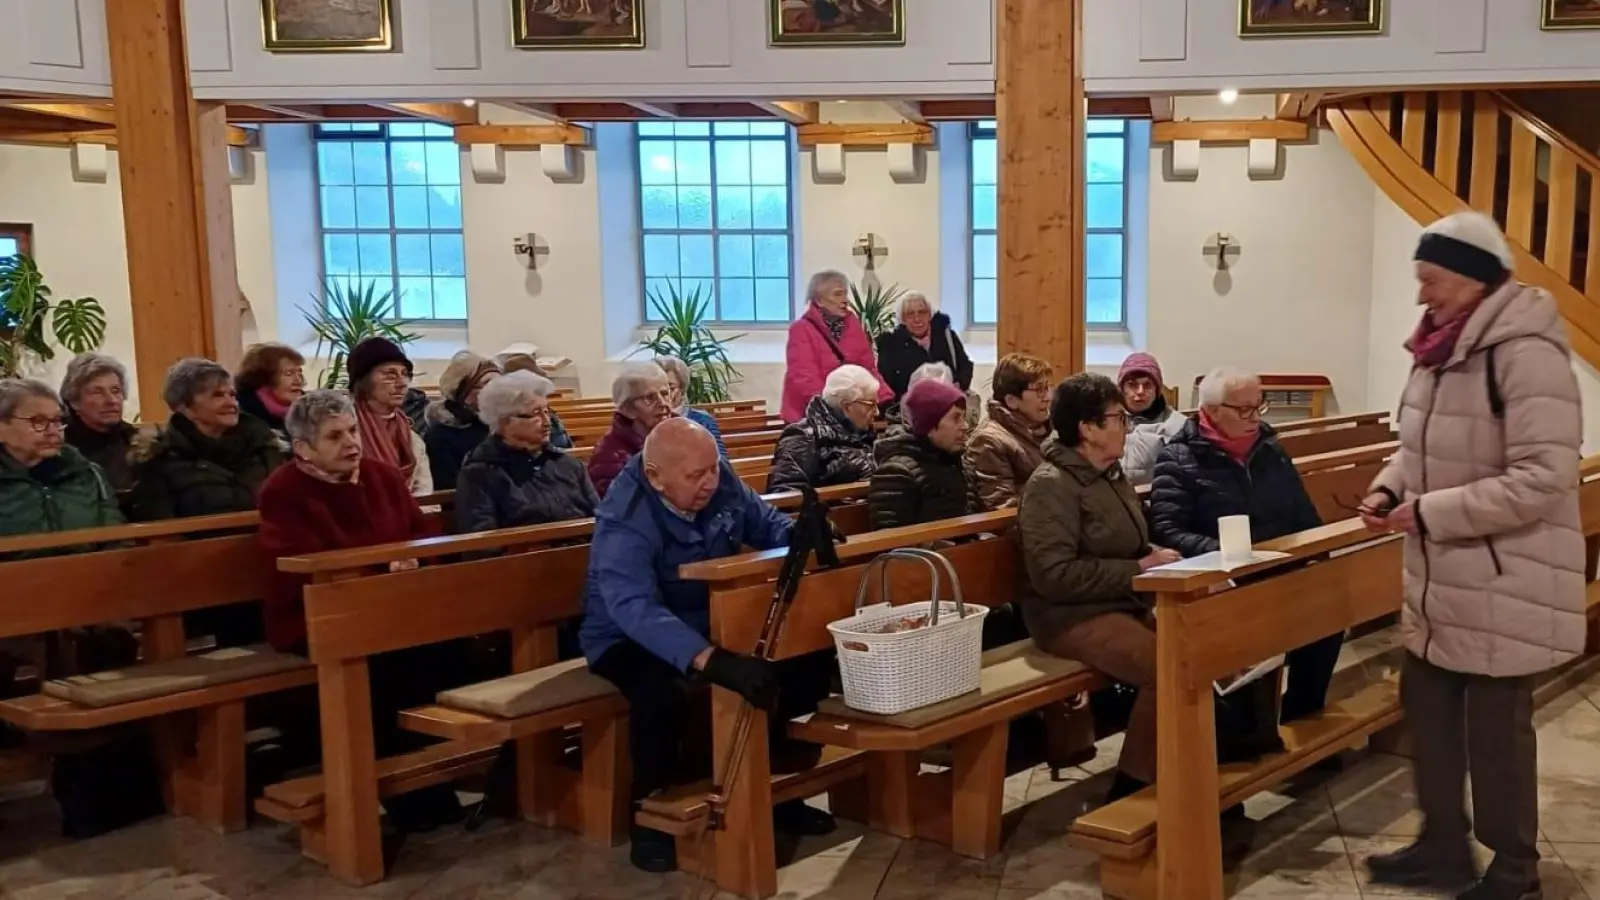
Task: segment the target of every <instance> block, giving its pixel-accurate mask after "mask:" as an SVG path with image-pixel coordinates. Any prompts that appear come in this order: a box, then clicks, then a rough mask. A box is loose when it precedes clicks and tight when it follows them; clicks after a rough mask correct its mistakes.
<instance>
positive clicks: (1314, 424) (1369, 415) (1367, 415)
mask: <svg viewBox="0 0 1600 900" xmlns="http://www.w3.org/2000/svg"><path fill="white" fill-rule="evenodd" d="M1388 418H1390V415H1389V411H1388V410H1386V409H1384V410H1377V411H1375V412H1364V413H1352V414H1350V415H1346V416H1324V417H1322V418H1320V419H1296V420H1295V421H1293V422H1284V423H1283V424H1282V425H1274V426H1273V427H1274V428H1276V429H1277V431H1278V433H1279V434H1294V433H1297V432H1301V431H1311V430H1312V429H1317V428H1334V427H1338V426H1341V425H1365V424H1367V423H1369V422H1382V421H1384V420H1385V419H1388Z"/></svg>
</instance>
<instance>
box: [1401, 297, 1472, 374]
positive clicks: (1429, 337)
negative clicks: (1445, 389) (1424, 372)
mask: <svg viewBox="0 0 1600 900" xmlns="http://www.w3.org/2000/svg"><path fill="white" fill-rule="evenodd" d="M1470 318H1472V311H1471V310H1467V311H1465V312H1462V313H1461V314H1460V315H1458V316H1456V317H1455V318H1454V319H1451V320H1450V321H1448V322H1446V323H1444V324H1443V325H1435V324H1433V314H1432V313H1423V314H1422V321H1420V322H1418V323H1417V330H1416V331H1413V332H1411V337H1409V338H1406V343H1405V347H1406V349H1407V350H1410V351H1411V359H1412V361H1414V362H1415V363H1416V364H1417V365H1419V366H1421V367H1423V368H1425V369H1437V368H1439V367H1440V366H1442V365H1444V364H1445V362H1446V361H1447V360H1449V359H1450V354H1452V353H1454V352H1455V350H1456V341H1458V340H1460V339H1461V332H1462V331H1463V330H1464V329H1465V328H1466V327H1467V320H1468V319H1470Z"/></svg>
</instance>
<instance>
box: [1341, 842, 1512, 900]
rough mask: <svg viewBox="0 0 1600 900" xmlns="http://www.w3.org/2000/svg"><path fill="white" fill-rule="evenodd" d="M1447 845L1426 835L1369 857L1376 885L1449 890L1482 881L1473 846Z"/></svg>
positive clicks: (1369, 866) (1368, 860)
mask: <svg viewBox="0 0 1600 900" xmlns="http://www.w3.org/2000/svg"><path fill="white" fill-rule="evenodd" d="M1446 847H1450V845H1447V844H1443V843H1441V842H1433V841H1429V840H1427V839H1426V838H1424V839H1422V840H1419V841H1417V842H1416V843H1413V844H1410V845H1409V846H1406V847H1402V848H1401V849H1399V850H1396V851H1394V852H1393V853H1378V854H1375V855H1373V856H1369V857H1367V871H1368V872H1369V873H1371V876H1372V883H1373V884H1384V885H1392V886H1394V887H1414V888H1425V889H1432V890H1437V891H1445V892H1454V891H1460V890H1462V889H1463V888H1468V887H1471V886H1472V884H1473V883H1474V882H1476V881H1477V880H1478V867H1477V865H1476V864H1475V863H1474V862H1473V861H1472V851H1471V849H1470V848H1468V847H1467V845H1466V844H1465V843H1462V844H1461V845H1459V846H1457V847H1452V848H1451V849H1446ZM1513 896H1515V895H1513ZM1474 900H1477V898H1474Z"/></svg>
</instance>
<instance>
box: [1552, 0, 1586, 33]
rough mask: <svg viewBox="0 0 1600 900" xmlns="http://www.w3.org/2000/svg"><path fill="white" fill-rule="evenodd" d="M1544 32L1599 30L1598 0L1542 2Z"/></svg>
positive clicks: (1553, 0)
mask: <svg viewBox="0 0 1600 900" xmlns="http://www.w3.org/2000/svg"><path fill="white" fill-rule="evenodd" d="M1543 2H1544V18H1543V20H1542V21H1540V23H1539V27H1541V28H1543V29H1544V30H1546V31H1571V30H1574V29H1580V28H1600V0H1543Z"/></svg>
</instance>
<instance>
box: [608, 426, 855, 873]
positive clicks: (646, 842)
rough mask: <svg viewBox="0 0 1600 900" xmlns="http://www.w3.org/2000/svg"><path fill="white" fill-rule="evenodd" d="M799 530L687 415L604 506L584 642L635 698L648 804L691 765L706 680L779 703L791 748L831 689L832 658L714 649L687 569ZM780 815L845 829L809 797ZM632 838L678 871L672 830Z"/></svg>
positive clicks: (804, 828) (640, 772)
mask: <svg viewBox="0 0 1600 900" xmlns="http://www.w3.org/2000/svg"><path fill="white" fill-rule="evenodd" d="M791 525H792V523H791V521H790V519H789V517H788V516H786V515H784V514H783V513H781V512H779V511H778V510H776V509H774V508H773V507H771V506H769V505H768V504H767V502H766V501H764V500H762V499H761V497H760V496H759V495H757V494H756V492H755V491H753V490H751V489H750V488H749V487H746V486H745V484H744V482H742V481H740V480H739V477H738V476H737V475H735V474H734V473H733V469H731V468H730V467H729V466H728V464H727V463H726V462H725V461H723V460H722V459H721V457H720V456H719V454H718V453H717V443H716V440H715V439H713V438H712V436H711V434H710V433H709V432H707V431H706V430H705V429H704V428H702V427H700V426H699V425H697V424H695V423H694V422H692V421H690V420H688V419H683V418H672V419H668V420H666V421H664V422H662V423H661V424H660V425H657V426H656V427H655V428H654V429H653V430H652V431H651V432H650V436H649V437H648V438H646V439H645V443H644V450H643V451H642V452H640V453H639V455H637V456H635V457H634V458H633V459H631V460H629V461H628V464H627V465H626V466H625V467H624V468H623V470H622V472H621V474H619V475H618V476H617V478H616V480H615V481H613V482H612V483H611V489H610V490H609V491H607V492H606V495H605V499H604V500H602V501H601V502H600V507H599V509H598V510H597V511H596V513H595V526H594V541H593V543H592V544H591V546H590V549H589V573H588V582H587V584H586V586H585V589H584V619H583V624H582V626H580V628H579V631H578V641H579V643H580V644H581V645H582V647H583V655H584V657H585V658H586V659H587V660H588V661H589V668H590V670H592V671H593V672H594V673H595V674H597V675H599V676H601V677H602V678H605V679H606V680H608V681H610V682H611V683H613V684H615V685H616V686H617V689H618V690H620V691H621V692H622V694H623V696H625V697H627V698H628V704H629V707H630V710H629V714H628V744H629V752H630V754H631V755H632V757H633V799H634V800H635V801H636V802H637V801H638V800H640V799H642V798H644V797H647V796H649V795H650V794H652V793H654V792H656V791H659V790H661V789H662V788H666V787H670V786H671V785H672V784H673V783H674V775H675V774H677V773H678V772H679V771H680V770H681V769H682V766H680V765H679V759H678V757H679V756H680V753H679V750H680V747H681V745H682V744H683V743H684V742H683V740H682V738H683V729H684V726H685V724H686V722H687V719H688V712H689V702H690V684H691V682H692V681H693V680H696V679H704V680H705V681H709V682H710V683H712V684H714V685H716V686H718V687H721V688H725V689H727V690H730V691H734V692H736V693H738V694H740V695H741V696H743V697H744V698H745V699H746V700H748V701H750V702H751V703H752V704H754V705H755V706H756V707H758V708H760V709H763V710H765V711H767V712H768V713H769V714H770V715H769V717H768V723H769V725H770V726H771V727H772V739H773V741H774V744H775V746H779V747H781V746H783V745H784V744H785V743H786V739H785V737H784V733H783V727H784V723H786V722H787V721H788V720H789V719H791V718H794V717H795V716H798V715H804V714H805V713H808V712H812V711H814V710H815V709H816V704H817V701H818V700H820V699H821V698H822V697H823V696H826V694H827V687H828V680H829V676H830V674H831V669H832V659H831V655H822V656H821V657H820V658H809V659H800V660H793V661H786V662H784V663H777V664H774V663H770V662H767V661H766V660H762V659H756V658H754V657H750V656H743V655H740V654H736V653H730V652H728V651H726V650H723V649H721V648H720V647H716V646H714V645H713V644H712V643H711V641H710V639H709V638H708V637H707V635H708V634H709V633H710V629H711V608H710V606H711V604H710V599H711V598H710V590H709V588H708V587H707V586H706V584H705V583H704V582H699V581H685V580H682V579H680V578H679V577H678V567H679V566H682V565H684V564H685V563H692V562H700V561H702V560H707V559H716V558H718V557H723V556H732V555H733V554H736V553H740V552H742V551H743V549H744V548H750V549H755V550H770V549H773V548H777V547H786V546H788V543H789V537H790V529H791ZM780 684H781V686H782V691H781V692H780V690H779V687H780ZM702 771H703V767H702ZM773 821H774V825H775V826H777V827H778V828H781V829H783V830H785V831H791V832H798V833H801V834H826V833H828V832H829V831H832V830H833V819H832V817H830V816H828V815H827V814H826V813H823V812H822V811H820V810H816V809H812V808H811V807H808V806H806V805H805V803H804V801H791V802H789V803H783V804H779V805H778V806H776V807H774V808H773ZM632 840H633V846H632V848H631V852H630V855H631V858H632V860H633V864H634V865H635V866H638V867H639V868H641V869H644V870H646V871H650V872H670V871H672V870H673V869H675V868H677V853H676V848H675V847H674V842H673V838H672V836H671V835H669V834H666V833H664V832H660V831H656V830H655V829H652V828H644V827H642V826H639V825H634V826H633V829H632Z"/></svg>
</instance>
